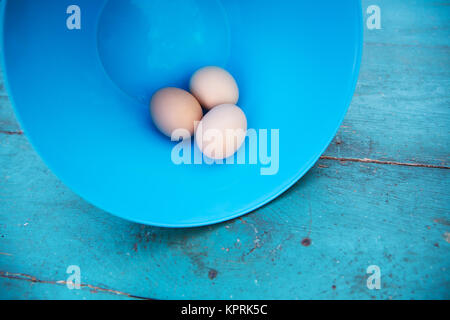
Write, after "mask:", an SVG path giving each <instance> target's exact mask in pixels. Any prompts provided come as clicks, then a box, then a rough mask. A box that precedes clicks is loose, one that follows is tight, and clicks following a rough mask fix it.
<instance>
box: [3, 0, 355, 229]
mask: <svg viewBox="0 0 450 320" xmlns="http://www.w3.org/2000/svg"><path fill="white" fill-rule="evenodd" d="M77 2H78V6H79V7H80V9H81V29H79V30H77V29H74V30H69V29H68V28H67V27H66V19H67V18H68V17H69V16H70V14H67V13H66V10H67V6H68V4H67V3H65V2H64V1H58V2H55V1H51V0H41V1H35V0H14V1H6V3H3V20H4V21H3V55H4V68H5V73H6V78H7V81H8V89H9V92H10V95H11V98H12V101H13V104H14V106H15V109H16V113H17V115H18V118H19V120H20V122H21V125H22V127H23V129H24V130H25V132H26V134H27V136H28V137H29V139H30V140H31V142H32V144H33V146H34V147H35V148H36V149H37V151H38V152H39V154H40V155H41V156H42V158H43V159H44V160H45V161H46V163H47V164H48V166H49V167H50V168H51V169H52V170H53V171H54V172H55V173H56V174H57V175H58V176H59V177H60V178H61V179H62V180H63V181H64V182H65V183H66V184H67V185H68V186H69V187H71V188H72V189H73V190H74V191H76V192H77V193H78V194H80V195H81V196H82V197H84V198H85V199H86V200H88V201H90V202H91V203H93V204H94V205H96V206H98V207H100V208H102V209H104V210H106V211H109V212H111V213H113V214H116V215H118V216H120V217H123V218H126V219H129V220H132V221H136V222H141V223H146V224H151V225H158V226H172V227H187V226H199V225H205V224H210V223H215V222H220V221H224V220H227V219H230V218H233V217H236V216H239V215H241V214H244V213H247V212H249V211H251V210H253V209H255V208H257V207H259V206H261V205H262V204H264V203H266V202H268V201H269V200H271V199H273V198H274V197H276V196H277V195H279V194H280V193H281V192H283V191H284V190H286V189H287V188H288V187H289V186H291V185H292V184H293V183H294V182H295V181H296V180H297V179H299V178H300V177H301V176H302V175H303V174H304V173H305V172H306V171H307V170H308V169H309V168H310V167H311V166H312V165H313V164H314V162H315V161H316V160H317V159H318V157H319V156H320V154H321V153H322V152H323V151H324V150H325V148H326V147H327V145H328V144H329V143H330V141H331V139H332V138H333V136H334V134H335V133H336V130H337V128H338V127H339V125H340V123H341V121H342V119H343V117H344V115H345V112H346V111H347V108H348V105H349V103H350V100H351V97H352V94H353V91H354V87H355V84H356V78H357V74H358V69H359V63H360V56H361V43H362V25H361V20H362V19H361V8H360V3H359V1H334V0H328V1H298V0H282V1H277V2H275V1H271V0H259V1H257V2H256V1H241V0H226V1H219V0H214V1H212V0H173V1H163V0H152V1H148V0H109V1H107V0H79V1H77ZM205 65H219V66H222V67H224V68H226V69H227V70H229V71H230V72H231V73H232V74H233V75H234V76H235V78H236V80H237V82H238V84H239V86H240V92H241V97H240V100H239V102H238V105H239V106H240V107H241V108H242V109H243V110H244V111H245V113H246V115H247V118H248V125H249V128H252V129H255V132H256V133H257V141H258V143H263V142H264V141H265V140H266V137H265V136H264V129H266V130H267V131H268V139H267V141H268V149H269V154H268V156H269V158H270V156H271V157H272V159H271V161H268V160H267V159H265V157H263V155H264V153H265V150H264V145H261V144H259V145H258V147H259V149H260V151H261V152H260V153H261V154H262V155H261V154H258V161H257V163H256V164H254V163H249V162H250V161H249V160H246V161H245V163H244V164H233V165H231V164H227V165H225V164H222V165H221V164H207V163H202V164H182V165H177V164H176V163H174V161H172V152H173V150H174V147H175V146H176V143H174V142H171V141H169V140H168V139H167V138H165V137H163V136H162V135H161V134H159V133H158V132H157V131H156V129H155V128H154V126H153V125H152V123H151V119H150V116H149V112H148V101H149V98H150V96H151V95H152V94H153V92H154V91H155V90H157V89H159V88H161V87H164V86H178V87H181V88H185V89H187V83H188V80H189V77H190V75H191V74H192V72H193V71H195V70H196V69H197V68H199V67H201V66H205ZM271 130H275V131H271ZM277 134H278V142H279V143H278V147H279V149H278V151H277V150H276V149H277V148H276V145H275V144H276V141H277V139H276V136H277ZM250 148H251V146H250V141H249V140H247V144H246V146H245V147H244V148H243V151H241V152H247V157H248V154H249V150H250ZM270 150H272V154H271V152H270ZM193 153H195V152H193ZM268 167H271V168H272V173H274V172H275V173H276V174H272V175H264V174H261V169H262V168H268Z"/></svg>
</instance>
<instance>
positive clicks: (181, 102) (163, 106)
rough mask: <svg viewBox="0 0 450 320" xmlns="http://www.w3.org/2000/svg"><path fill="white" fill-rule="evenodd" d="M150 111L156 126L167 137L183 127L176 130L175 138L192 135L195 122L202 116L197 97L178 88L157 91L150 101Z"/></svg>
mask: <svg viewBox="0 0 450 320" xmlns="http://www.w3.org/2000/svg"><path fill="white" fill-rule="evenodd" d="M150 113H151V115H152V119H153V122H154V123H155V125H156V127H157V128H158V129H159V130H160V131H161V132H162V133H164V134H165V135H166V136H168V137H171V135H172V133H173V132H174V131H175V130H177V129H184V130H183V132H181V131H180V132H177V135H179V137H176V138H177V139H179V138H180V137H181V138H182V139H185V138H189V137H190V136H192V134H193V133H194V129H195V128H194V125H195V122H196V121H200V120H201V119H202V116H203V111H202V108H201V106H200V104H199V103H198V101H197V99H195V98H194V96H193V95H191V94H190V93H189V92H187V91H185V90H182V89H178V88H164V89H161V90H159V91H157V92H156V93H155V94H154V95H153V97H152V99H151V101H150ZM179 133H181V134H179Z"/></svg>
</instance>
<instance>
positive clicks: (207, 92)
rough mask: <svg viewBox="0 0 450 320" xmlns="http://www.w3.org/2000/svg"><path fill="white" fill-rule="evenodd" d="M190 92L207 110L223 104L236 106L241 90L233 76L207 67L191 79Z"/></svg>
mask: <svg viewBox="0 0 450 320" xmlns="http://www.w3.org/2000/svg"><path fill="white" fill-rule="evenodd" d="M190 91H191V92H192V94H193V95H194V96H195V97H196V98H197V99H198V101H199V102H200V104H201V105H202V106H203V107H204V108H205V109H208V110H210V109H212V108H214V107H215V106H218V105H221V104H236V103H237V101H238V99H239V88H238V86H237V84H236V81H235V80H234V78H233V76H232V75H231V74H230V73H228V71H226V70H224V69H222V68H219V67H205V68H202V69H200V70H198V71H197V72H195V73H194V75H193V76H192V78H191V81H190Z"/></svg>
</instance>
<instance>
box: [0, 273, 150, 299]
mask: <svg viewBox="0 0 450 320" xmlns="http://www.w3.org/2000/svg"><path fill="white" fill-rule="evenodd" d="M0 278H6V279H11V280H22V281H29V282H33V283H43V284H53V285H59V286H65V285H67V284H68V282H67V281H64V280H58V281H49V280H40V279H37V278H36V277H34V276H31V275H28V274H25V273H11V272H7V271H0ZM80 287H81V288H88V289H90V290H92V291H94V292H97V291H98V292H104V293H110V294H115V295H119V296H125V297H129V298H133V299H141V300H155V299H153V298H146V297H140V296H136V295H133V294H130V293H126V292H122V291H118V290H114V289H107V288H102V287H97V286H94V285H91V284H87V283H81V284H80Z"/></svg>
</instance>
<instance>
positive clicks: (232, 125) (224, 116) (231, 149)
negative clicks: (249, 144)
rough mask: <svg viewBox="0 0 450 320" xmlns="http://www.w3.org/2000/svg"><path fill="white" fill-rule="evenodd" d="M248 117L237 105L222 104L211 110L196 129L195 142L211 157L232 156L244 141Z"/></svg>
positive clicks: (223, 157)
mask: <svg viewBox="0 0 450 320" xmlns="http://www.w3.org/2000/svg"><path fill="white" fill-rule="evenodd" d="M246 133H247V118H246V116H245V114H244V112H243V111H242V110H241V109H240V108H239V107H238V106H235V105H232V104H222V105H219V106H217V107H214V108H213V109H212V110H211V111H209V112H208V113H207V114H206V115H205V116H204V117H203V119H202V121H201V122H200V123H199V125H198V126H197V128H196V130H195V142H196V143H197V146H198V147H199V149H200V150H201V151H202V153H203V154H204V155H206V156H207V157H209V158H211V159H225V158H228V157H230V156H232V155H233V154H234V153H235V152H236V151H237V150H238V149H239V148H240V147H241V146H242V144H243V143H244V141H245V136H246Z"/></svg>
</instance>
